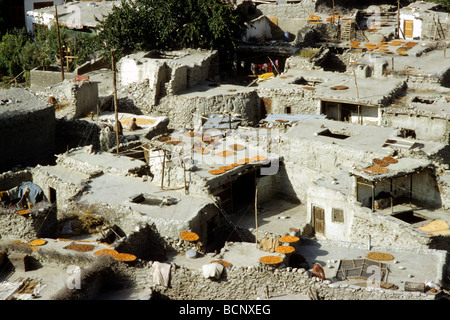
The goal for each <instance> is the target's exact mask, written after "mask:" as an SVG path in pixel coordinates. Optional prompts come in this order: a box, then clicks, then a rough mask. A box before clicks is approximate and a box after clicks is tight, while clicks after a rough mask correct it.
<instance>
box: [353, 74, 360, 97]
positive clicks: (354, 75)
mask: <svg viewBox="0 0 450 320" xmlns="http://www.w3.org/2000/svg"><path fill="white" fill-rule="evenodd" d="M353 78H354V79H355V86H356V97H357V98H358V99H359V90H358V83H357V82H356V72H355V70H353Z"/></svg>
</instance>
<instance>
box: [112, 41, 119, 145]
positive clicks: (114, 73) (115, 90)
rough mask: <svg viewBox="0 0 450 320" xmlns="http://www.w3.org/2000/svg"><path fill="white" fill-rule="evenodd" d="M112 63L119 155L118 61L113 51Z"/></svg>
mask: <svg viewBox="0 0 450 320" xmlns="http://www.w3.org/2000/svg"><path fill="white" fill-rule="evenodd" d="M111 61H112V71H113V86H114V113H115V121H116V123H115V131H116V144H117V153H119V144H120V140H119V116H118V110H117V88H116V61H115V60H114V51H113V50H112V49H111Z"/></svg>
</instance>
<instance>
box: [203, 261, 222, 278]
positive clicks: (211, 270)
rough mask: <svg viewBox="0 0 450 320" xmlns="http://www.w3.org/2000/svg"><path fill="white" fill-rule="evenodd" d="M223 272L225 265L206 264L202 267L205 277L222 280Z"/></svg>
mask: <svg viewBox="0 0 450 320" xmlns="http://www.w3.org/2000/svg"><path fill="white" fill-rule="evenodd" d="M222 271H223V265H221V264H220V263H218V262H214V263H210V264H204V265H203V266H202V272H203V277H204V278H205V279H208V278H216V279H220V277H221V275H222Z"/></svg>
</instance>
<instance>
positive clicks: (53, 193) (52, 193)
mask: <svg viewBox="0 0 450 320" xmlns="http://www.w3.org/2000/svg"><path fill="white" fill-rule="evenodd" d="M48 189H49V190H48V194H49V197H50V199H48V200H49V201H50V203H52V204H56V190H55V189H53V188H52V187H49V188H48Z"/></svg>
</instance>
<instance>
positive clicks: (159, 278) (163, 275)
mask: <svg viewBox="0 0 450 320" xmlns="http://www.w3.org/2000/svg"><path fill="white" fill-rule="evenodd" d="M152 267H153V283H155V284H159V285H161V286H165V287H166V288H167V287H168V286H169V278H170V267H171V265H170V264H169V263H162V262H158V261H155V262H153V264H152Z"/></svg>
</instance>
